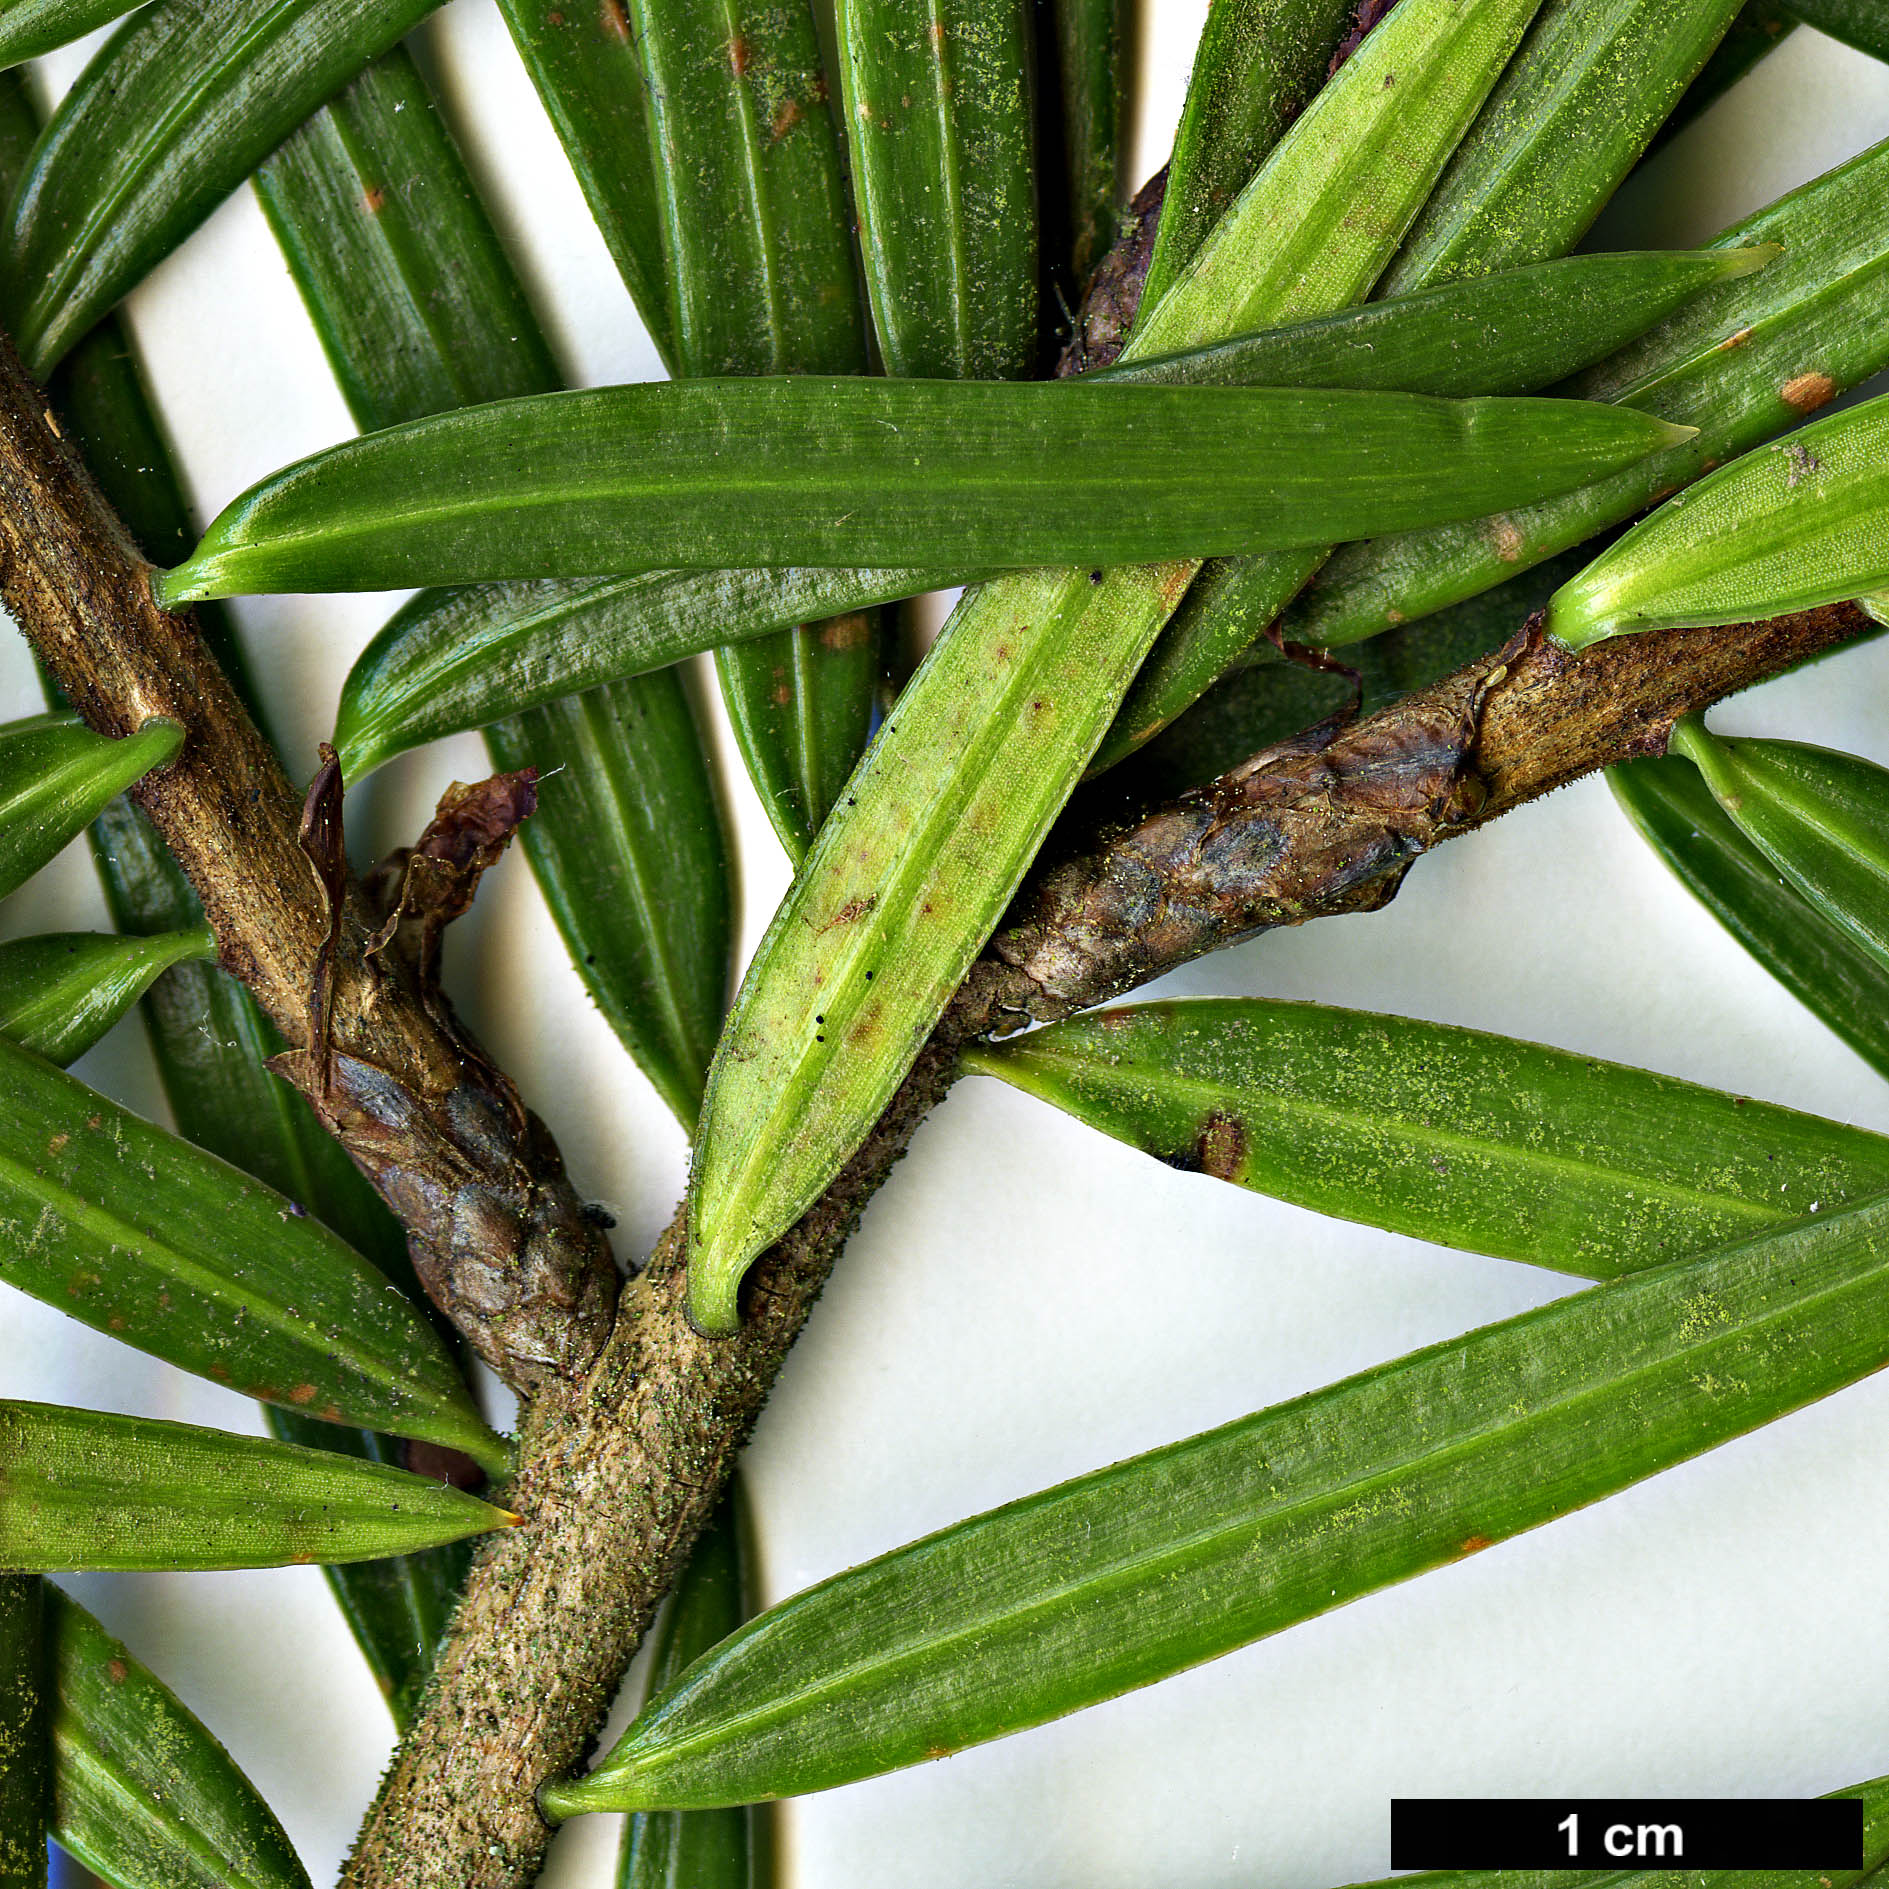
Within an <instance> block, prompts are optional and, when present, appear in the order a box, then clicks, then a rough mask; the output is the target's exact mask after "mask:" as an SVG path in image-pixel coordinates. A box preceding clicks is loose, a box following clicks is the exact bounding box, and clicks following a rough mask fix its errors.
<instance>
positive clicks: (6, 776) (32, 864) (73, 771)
mask: <svg viewBox="0 0 1889 1889" xmlns="http://www.w3.org/2000/svg"><path fill="white" fill-rule="evenodd" d="M183 739H184V731H183V729H181V728H180V727H179V726H178V725H177V724H176V723H175V722H171V721H148V722H146V723H145V724H144V726H143V727H142V728H140V729H139V730H138V732H137V733H136V734H134V735H127V736H126V737H125V738H124V740H122V741H114V740H112V739H111V737H110V736H108V735H95V734H94V733H93V732H92V731H91V730H90V729H89V728H87V727H86V726H85V724H84V723H83V722H81V721H80V720H79V718H78V717H77V716H76V715H30V716H28V717H27V718H26V719H25V720H23V721H16V722H9V723H7V724H6V725H5V726H4V727H0V896H3V895H4V894H6V893H8V892H11V891H13V890H14V889H15V888H16V887H18V886H21V885H24V884H25V883H26V881H27V880H28V879H30V878H31V877H32V876H33V874H34V873H36V872H37V871H38V870H39V869H40V867H41V866H43V865H45V864H46V862H47V861H48V860H50V859H51V858H52V857H53V856H54V855H55V854H57V853H59V852H62V851H63V850H64V849H65V847H66V846H67V845H68V844H69V843H70V842H71V841H72V840H73V839H75V838H76V837H77V836H78V835H79V834H80V833H82V832H83V831H84V830H85V827H86V826H87V824H88V823H89V822H90V821H91V820H92V819H93V817H94V816H95V815H96V814H97V813H98V812H99V810H100V808H102V807H103V806H104V805H105V804H106V802H107V801H110V800H113V799H115V798H116V797H117V796H118V795H119V794H122V793H123V792H124V791H125V789H126V788H127V787H129V786H130V785H131V784H132V783H133V782H134V781H138V780H142V779H143V778H144V776H145V775H146V774H148V773H150V771H151V770H152V769H153V768H154V767H162V766H163V765H164V764H165V763H166V762H167V761H169V760H170V759H171V757H172V756H173V755H174V754H176V752H177V750H178V749H179V748H180V747H181V746H182V745H183Z"/></svg>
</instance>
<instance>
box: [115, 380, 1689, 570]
mask: <svg viewBox="0 0 1889 1889" xmlns="http://www.w3.org/2000/svg"><path fill="white" fill-rule="evenodd" d="M1675 437H1676V436H1675V434H1674V432H1673V430H1672V429H1671V428H1670V427H1669V426H1668V425H1667V424H1666V423H1665V422H1664V421H1661V420H1656V419H1653V418H1652V417H1650V416H1648V415H1645V414H1642V413H1638V412H1636V411H1634V410H1633V409H1631V408H1626V407H1610V406H1606V405H1603V404H1601V403H1598V402H1594V401H1563V402H1542V401H1532V400H1531V401H1506V400H1505V401H1460V402H1444V401H1435V400H1432V399H1430V398H1429V397H1428V396H1425V395H1421V394H1373V393H1347V392H1339V391H1335V390H1306V391H1300V390H1297V389H1292V388H1281V389H1270V388H1247V387H1228V388H1205V387H1200V388H1195V387H1136V386H1095V385H1090V384H1088V383H1084V382H1076V381H1065V382H1061V383H1053V384H1028V383H1026V384H1022V385H1008V384H999V383H990V382H972V381H967V382H950V381H879V380H863V379H846V378H840V379H833V378H827V377H824V376H815V375H804V376H791V377H784V378H779V379H766V380H761V379H756V380H725V381H667V382H658V383H654V384H645V385H641V386H631V387H610V388H601V389H593V390H587V391H584V392H579V393H563V394H539V395H534V396H532V397H530V398H528V399H524V400H502V401H496V402H493V403H492V404H490V405H488V406H482V407H471V408H465V409H463V410H461V411H459V412H455V413H444V414H439V415H436V416H434V417H433V418H430V419H425V420H415V421H411V422H409V423H408V424H406V425H404V426H396V427H390V428H388V429H387V430H386V431H384V432H379V433H370V434H367V435H365V436H364V437H362V438H360V439H355V440H349V441H346V442H344V443H343V444H342V445H339V446H334V447H330V448H329V449H328V450H327V451H326V452H322V453H317V454H314V455H313V456H311V457H310V458H307V459H304V460H302V461H300V462H298V463H297V464H296V465H293V466H290V467H287V468H285V469H284V470H283V471H281V472H278V473H274V474H272V475H271V476H270V477H269V478H267V479H264V480H262V481H261V482H259V483H258V484H257V485H255V486H253V487H251V488H250V490H249V491H248V492H246V493H245V494H243V495H242V496H241V497H240V498H238V499H236V500H235V501H234V502H232V503H231V504H230V505H228V506H226V507H225V508H224V510H223V511H222V513H221V514H219V516H218V517H217V518H216V519H215V520H213V521H212V523H211V525H210V527H209V529H208V530H207V531H206V532H205V534H204V537H203V540H202V542H201V543H200V544H199V545H198V547H197V550H196V552H195V553H194V554H193V555H192V556H191V557H190V558H189V559H187V560H186V561H185V562H184V563H183V564H181V565H179V566H177V567H176V569H174V570H172V571H169V572H166V573H164V574H163V575H162V576H161V577H160V578H159V579H158V580H156V581H155V583H154V586H153V588H154V589H155V590H156V591H157V593H158V594H159V596H160V598H161V600H162V601H163V602H164V604H165V605H166V606H167V607H174V606H177V605H180V604H184V603H189V602H192V601H194V600H195V599H196V598H198V597H204V596H229V595H236V594H244V593H255V592H259V591H271V590H312V591H319V590H388V589H392V588H395V587H397V586H399V585H403V584H411V583H439V582H447V583H466V582H473V581H477V580H481V579H487V578H507V577H583V576H592V575H607V574H609V573H610V572H612V571H627V570H636V569H646V568H649V567H650V566H652V565H661V566H669V565H675V566H682V567H686V568H691V569H708V568H737V567H743V566H749V565H757V564H769V563H779V564H826V565H851V564H856V563H858V562H859V561H860V560H861V559H864V560H866V561H868V562H872V563H881V564H894V563H910V562H911V561H912V560H913V558H914V557H915V556H924V555H927V554H928V555H930V556H931V557H933V558H934V559H937V560H939V561H941V562H946V563H952V564H959V563H961V564H967V565H970V564H1011V565H1016V566H1019V567H1022V566H1033V565H1042V564H1051V563H1067V562H1069V561H1070V560H1072V559H1074V558H1077V557H1083V556H1086V557H1090V558H1094V559H1097V560H1100V561H1108V560H1110V559H1115V558H1120V559H1139V560H1144V561H1145V560H1148V559H1153V558H1159V557H1163V556H1172V555H1179V554H1182V553H1188V552H1201V553H1212V552H1217V551H1223V550H1229V549H1239V548H1251V547H1254V546H1261V545H1275V546H1286V545H1303V544H1309V543H1318V544H1322V543H1324V542H1325V541H1327V540H1328V539H1332V538H1337V537H1342V536H1345V535H1348V534H1350V535H1355V534H1356V533H1357V532H1360V531H1364V530H1369V529H1371V528H1372V527H1371V525H1370V523H1369V522H1368V521H1370V520H1373V519H1377V520H1383V521H1391V520H1405V521H1408V520H1412V519H1417V518H1431V519H1434V518H1438V517H1449V516H1461V515H1462V514H1464V513H1465V512H1468V511H1473V510H1476V509H1479V508H1480V507H1482V506H1485V505H1486V504H1487V503H1488V500H1489V496H1490V495H1491V494H1492V493H1495V492H1499V491H1507V492H1515V491H1518V490H1521V491H1527V492H1529V493H1531V494H1536V495H1539V494H1543V493H1548V492H1554V491H1565V490H1567V489H1568V488H1569V487H1570V486H1574V485H1577V484H1580V483H1584V482H1590V481H1591V480H1592V479H1593V478H1595V477H1596V476H1597V475H1599V474H1601V473H1603V472H1608V471H1613V470H1617V469H1618V468H1620V467H1622V466H1627V465H1630V464H1631V463H1633V462H1634V461H1635V460H1638V459H1643V458H1645V457H1646V456H1647V454H1648V453H1650V452H1654V451H1656V450H1658V449H1660V448H1662V447H1665V446H1667V445H1669V444H1670V443H1671V441H1672V440H1673V439H1674V438H1675ZM1255 439H1263V440H1265V441H1266V442H1267V446H1268V451H1267V453H1266V454H1265V455H1264V456H1263V457H1256V456H1255V454H1254V452H1253V446H1252V443H1253V441H1254V440H1255ZM422 495H424V496H422Z"/></svg>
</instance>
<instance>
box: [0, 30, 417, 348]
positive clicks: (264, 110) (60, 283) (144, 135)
mask: <svg viewBox="0 0 1889 1889" xmlns="http://www.w3.org/2000/svg"><path fill="white" fill-rule="evenodd" d="M430 8H431V0H157V3H156V4H155V5H152V6H149V7H146V8H145V9H144V11H143V12H141V13H137V14H134V15H133V16H132V17H131V18H130V19H129V20H127V21H126V22H125V23H124V25H123V26H121V27H120V28H119V29H118V31H117V32H116V33H114V34H113V35H112V37H111V38H110V39H109V40H108V41H107V42H106V43H105V45H104V46H103V47H101V48H100V50H99V52H98V53H97V55H96V56H95V57H94V58H93V60H92V62H91V64H90V65H88V66H87V67H86V69H85V71H84V72H83V73H81V74H80V76H79V79H78V82H77V84H75V85H74V86H73V88H72V90H71V91H70V92H68V93H67V94H66V96H65V98H64V100H63V101H62V102H61V104H60V106H59V109H58V111H57V112H55V113H54V114H53V118H52V122H51V123H50V124H49V125H48V126H47V127H46V130H45V133H44V134H43V135H42V137H41V138H40V141H39V144H38V146H37V148H36V149H35V151H34V153H33V158H32V162H31V166H30V168H29V169H28V171H27V174H26V176H25V177H24V179H23V180H22V181H21V183H20V186H19V190H18V194H17V195H16V196H15V197H14V200H13V207H12V209H11V211H10V212H9V214H8V217H7V223H6V227H5V229H4V231H0V323H4V325H5V326H6V328H7V329H8V330H9V331H10V332H11V334H12V336H13V338H14V340H15V342H16V343H17V344H18V346H19V350H20V353H21V356H22V357H23V358H24V360H25V361H26V364H27V366H28V368H29V369H30V370H31V371H32V372H33V373H34V374H36V375H40V376H43V375H44V374H46V373H47V371H48V370H49V369H50V368H51V367H52V366H53V365H54V363H55V362H57V361H58V360H59V358H60V356H61V355H63V354H64V353H65V352H66V350H67V349H68V348H70V347H71V346H72V344H73V343H74V342H75V341H77V340H78V339H79V337H80V336H81V335H83V334H84V333H85V331H86V330H87V329H88V328H90V327H91V326H92V325H93V324H94V323H95V322H96V321H97V320H98V319H99V317H100V316H101V315H103V314H105V313H106V312H107V310H109V309H110V308H111V307H112V306H113V305H114V304H115V303H116V302H117V301H118V300H119V299H120V298H121V297H122V296H124V295H126V294H128V293H129V292H130V290H132V289H133V288H135V287H136V286H137V284H138V283H139V282H140V281H142V280H143V278H144V277H145V275H146V274H148V273H149V272H150V270H151V269H153V268H154V267H156V265H157V264H158V263H160V262H161V261H163V259H164V258H165V257H166V256H168V255H169V254H170V252H171V251H172V250H173V249H175V248H176V247H177V245H178V244H179V243H181V242H182V241H183V239H184V238H185V237H186V236H188V235H189V234H190V232H191V231H192V230H194V229H195V228H196V227H197V225H198V224H199V223H201V222H202V221H203V219H204V218H205V217H207V216H208V215H209V214H210V212H211V211H212V210H214V209H215V208H216V206H217V205H218V204H219V203H220V202H222V200H223V199H224V198H225V197H226V196H228V195H229V193H230V192H231V191H232V190H234V189H235V188H236V187H237V185H238V184H240V183H241V182H242V181H243V179H244V178H245V177H247V176H248V175H249V173H250V172H251V171H252V170H254V169H255V167H256V166H257V164H259V163H260V162H261V161H262V159H263V158H264V157H266V156H267V155H268V154H269V152H270V151H271V150H273V149H274V148H275V146H276V145H278V144H280V143H281V142H282V140H283V138H285V137H286V136H287V135H288V134H289V132H291V131H293V130H294V129H295V127H296V126H297V125H299V124H300V123H301V122H302V120H303V119H304V118H306V117H308V115H309V114H310V113H311V112H313V111H314V109H315V108H316V106H318V105H319V104H320V103H321V102H322V100H323V99H325V98H327V97H328V96H329V95H330V94H331V93H333V92H335V91H336V90H337V89H339V87H341V86H342V85H345V84H346V83H347V81H348V80H349V79H351V78H352V77H353V76H354V75H355V73H357V72H358V71H360V69H361V68H362V67H363V66H364V65H365V64H366V63H367V62H368V61H369V60H370V59H372V58H373V57H374V56H375V55H376V54H378V53H382V52H385V51H386V50H387V48H388V47H389V46H391V45H392V44H393V43H394V42H395V41H396V40H398V39H399V38H401V37H402V35H403V34H405V33H406V32H407V31H408V29H409V28H410V27H412V26H414V25H415V24H416V23H417V22H418V21H419V20H421V19H422V18H424V17H425V15H426V14H427V12H428V11H430Z"/></svg>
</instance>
